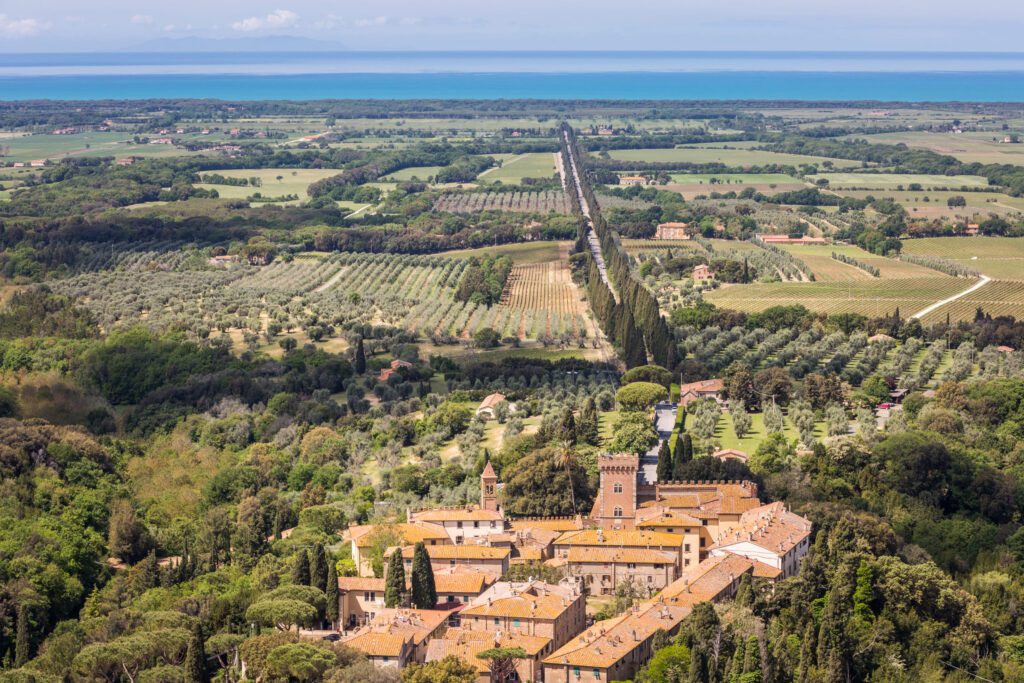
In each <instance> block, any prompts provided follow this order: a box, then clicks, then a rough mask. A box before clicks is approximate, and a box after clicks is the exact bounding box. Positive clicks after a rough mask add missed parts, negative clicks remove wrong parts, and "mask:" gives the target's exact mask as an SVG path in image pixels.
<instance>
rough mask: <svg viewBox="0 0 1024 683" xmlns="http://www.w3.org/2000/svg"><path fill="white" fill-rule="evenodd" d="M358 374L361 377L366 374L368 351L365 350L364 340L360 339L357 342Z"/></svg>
mask: <svg viewBox="0 0 1024 683" xmlns="http://www.w3.org/2000/svg"><path fill="white" fill-rule="evenodd" d="M355 364H356V374H357V375H361V374H363V373H364V372H366V349H364V348H363V338H362V337H359V339H358V340H357V341H356V359H355Z"/></svg>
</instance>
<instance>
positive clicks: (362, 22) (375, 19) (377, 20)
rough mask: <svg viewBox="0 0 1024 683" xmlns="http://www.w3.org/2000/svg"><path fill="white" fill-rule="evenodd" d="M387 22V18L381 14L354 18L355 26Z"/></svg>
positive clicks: (361, 26)
mask: <svg viewBox="0 0 1024 683" xmlns="http://www.w3.org/2000/svg"><path fill="white" fill-rule="evenodd" d="M387 24H388V18H387V17H383V16H381V17H373V18H371V19H356V21H355V26H356V28H369V27H371V26H387Z"/></svg>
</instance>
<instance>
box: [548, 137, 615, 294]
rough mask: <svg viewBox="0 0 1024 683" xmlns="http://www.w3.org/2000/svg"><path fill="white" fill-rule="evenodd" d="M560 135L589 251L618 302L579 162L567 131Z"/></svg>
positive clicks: (603, 279) (603, 280)
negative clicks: (595, 230) (563, 139)
mask: <svg viewBox="0 0 1024 683" xmlns="http://www.w3.org/2000/svg"><path fill="white" fill-rule="evenodd" d="M562 135H563V136H565V146H566V149H567V150H569V174H570V176H571V177H572V185H573V188H574V189H575V190H576V196H577V197H579V200H580V210H582V211H583V216H584V218H586V219H587V244H589V245H590V252H591V253H592V254H593V255H594V261H596V262H597V271H598V273H600V275H601V280H602V282H604V283H605V284H606V285H608V289H610V290H611V292H612V296H613V297H615V302H616V303H618V301H619V294H618V292H616V291H615V287H613V286H612V283H611V282H610V281H609V280H608V267H607V266H606V265H605V263H604V256H603V255H602V254H601V242H600V240H598V239H597V233H596V232H594V221H593V220H592V219H591V218H590V205H589V204H588V203H587V198H586V197H585V196H584V195H583V186H582V185H581V184H580V175H579V168H578V167H579V164H578V162H577V160H576V157H575V156H574V155H573V153H572V146H571V145H570V144H569V133H568V132H567V131H562Z"/></svg>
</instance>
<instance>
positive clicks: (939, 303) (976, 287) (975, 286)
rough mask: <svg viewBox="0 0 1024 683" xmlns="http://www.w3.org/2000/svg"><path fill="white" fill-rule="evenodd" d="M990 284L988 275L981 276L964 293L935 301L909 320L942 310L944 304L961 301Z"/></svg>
mask: <svg viewBox="0 0 1024 683" xmlns="http://www.w3.org/2000/svg"><path fill="white" fill-rule="evenodd" d="M990 282H992V278H990V277H989V276H988V275H982V276H981V279H980V280H978V281H977V282H975V283H974V284H973V285H971V286H970V287H968V288H967V289H965V290H964V291H962V292H960V293H959V294H954V295H953V296H951V297H949V298H947V299H943V300H942V301H936V302H935V303H933V304H932V305H931V306H925V307H924V308H922V309H921V310H920V311H918V312H917V313H915V314H914V315H912V316H910V317H911V318H923V317H925V316H926V315H928V314H929V313H931V312H932V311H934V310H935V309H937V308H942V307H943V306H945V305H946V304H948V303H951V302H953V301H956V300H957V299H962V298H963V297H965V296H967V295H968V294H970V293H971V292H976V291H978V290H979V289H981V288H982V287H984V286H985V285H987V284H988V283H990Z"/></svg>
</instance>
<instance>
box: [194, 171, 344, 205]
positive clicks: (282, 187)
mask: <svg viewBox="0 0 1024 683" xmlns="http://www.w3.org/2000/svg"><path fill="white" fill-rule="evenodd" d="M217 173H218V174H220V175H222V176H224V177H227V178H259V179H260V181H261V182H262V185H260V186H259V187H252V186H249V185H245V186H238V185H213V184H210V183H198V184H197V185H196V187H202V188H206V189H208V190H217V193H218V194H219V195H220V196H221V197H223V198H227V199H245V198H246V197H249V196H251V195H253V194H254V193H256V192H259V193H260V194H262V195H263V196H264V197H278V196H281V195H289V194H294V195H298V196H299V200H298V201H303V200H305V199H306V198H307V197H308V195H307V194H306V190H307V188H309V186H310V185H312V184H313V183H315V182H316V181H318V180H323V179H324V178H330V177H331V176H336V175H338V174H339V173H341V171H340V170H337V169H332V168H242V169H236V170H232V171H217ZM275 203H276V204H295V203H298V202H297V201H292V202H275Z"/></svg>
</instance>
